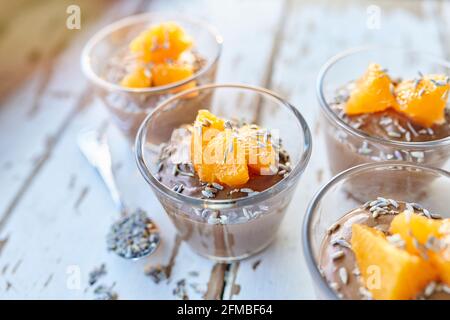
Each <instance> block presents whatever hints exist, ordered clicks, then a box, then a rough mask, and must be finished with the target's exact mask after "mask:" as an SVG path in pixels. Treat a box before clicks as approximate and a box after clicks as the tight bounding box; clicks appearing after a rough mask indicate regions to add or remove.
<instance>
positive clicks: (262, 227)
mask: <svg viewBox="0 0 450 320" xmlns="http://www.w3.org/2000/svg"><path fill="white" fill-rule="evenodd" d="M216 128H219V130H217V131H216V132H215V133H214V131H213V135H214V137H213V138H212V139H210V140H209V141H207V142H205V141H201V142H200V143H201V144H200V145H199V147H200V149H201V150H202V151H203V158H202V160H203V162H199V163H196V162H195V160H194V158H195V155H194V153H195V152H196V151H195V149H194V147H193V144H194V143H195V142H194V139H195V136H196V135H198V134H199V133H200V132H201V133H202V135H200V137H206V136H207V135H208V129H212V130H214V129H216ZM199 129H200V132H199ZM202 130H203V131H202ZM226 133H229V134H230V136H229V139H228V140H227V139H226V138H225V134H226ZM222 138H224V139H225V140H224V150H221V151H220V157H219V158H217V159H216V160H215V161H214V162H211V163H206V160H207V159H206V154H207V151H208V147H209V148H210V147H211V146H213V145H215V143H218V142H220V141H221V139H222ZM238 150H244V153H245V154H244V156H243V161H244V163H241V162H239V161H238V160H239V159H238V157H239V156H238V153H239V151H238ZM250 150H255V152H256V153H255V154H256V156H257V157H256V158H257V159H256V162H254V163H251V162H250V160H249V157H250V155H249V154H248V152H249V151H250ZM268 154H270V155H273V156H274V157H273V158H272V159H271V160H270V162H269V163H264V164H263V163H262V162H261V157H265V156H267V155H268ZM222 155H223V157H222ZM216 156H217V154H216ZM289 160H290V159H289V155H288V154H287V152H286V151H285V150H284V149H283V147H282V146H281V143H280V142H279V141H276V139H275V138H273V137H272V136H271V134H270V130H268V129H264V128H260V127H258V126H256V125H253V124H246V123H242V122H240V121H233V120H223V119H220V118H217V117H215V116H214V115H213V114H211V113H210V112H208V111H206V110H200V111H199V115H198V116H197V119H196V121H195V123H194V124H193V125H192V124H186V125H182V126H181V127H179V128H178V129H175V130H174V131H173V132H172V135H171V139H170V141H169V142H168V143H167V144H164V145H163V146H162V148H161V151H160V154H159V158H158V164H157V165H156V169H155V171H156V172H155V174H154V175H155V177H156V178H157V179H158V180H159V181H160V182H161V183H162V184H163V185H165V186H167V187H168V188H170V189H172V190H173V191H175V192H177V193H179V194H182V195H184V196H187V197H193V198H197V199H205V200H210V201H216V200H233V199H239V198H246V197H252V196H254V195H257V194H258V193H260V192H263V191H265V190H267V189H270V188H271V187H272V186H274V185H275V184H277V183H278V182H280V181H281V180H283V178H285V177H286V176H288V175H289V173H290V171H291V167H290V162H289ZM256 168H257V169H258V170H255V169H256ZM269 168H270V170H265V171H264V170H262V169H269ZM274 202H277V205H276V208H277V209H276V210H270V212H269V211H268V208H269V207H274ZM162 204H163V206H164V207H165V209H166V211H167V213H168V214H169V216H170V218H171V219H172V220H173V222H174V224H175V225H176V226H177V229H178V230H179V231H180V233H181V236H182V237H183V238H184V239H185V240H187V241H188V242H189V244H190V245H191V246H192V247H193V248H194V250H196V251H197V252H198V253H200V254H202V255H205V256H209V257H214V258H216V259H220V257H223V258H224V259H227V258H231V259H233V257H236V258H242V257H245V256H246V255H249V254H253V253H255V252H257V251H260V250H262V249H263V248H264V247H266V246H267V245H268V244H269V243H270V242H271V240H272V239H273V238H274V236H275V234H276V230H277V229H278V226H279V223H280V222H281V218H282V216H283V214H284V211H285V208H286V206H287V204H288V200H287V198H286V199H284V198H283V197H281V198H278V199H267V200H265V201H261V202H257V203H255V204H253V205H249V206H247V207H243V208H242V209H240V210H231V211H230V210H226V207H224V210H212V209H201V208H198V209H196V216H193V215H192V214H190V213H189V212H188V211H185V210H182V209H180V208H177V207H174V206H172V205H171V204H170V203H169V202H164V201H162Z"/></svg>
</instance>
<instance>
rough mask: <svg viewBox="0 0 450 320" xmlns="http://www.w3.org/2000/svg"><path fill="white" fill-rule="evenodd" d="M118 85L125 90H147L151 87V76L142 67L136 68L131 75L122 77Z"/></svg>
mask: <svg viewBox="0 0 450 320" xmlns="http://www.w3.org/2000/svg"><path fill="white" fill-rule="evenodd" d="M120 84H121V85H122V86H124V87H127V88H147V87H150V86H151V85H152V75H151V73H150V71H149V70H147V69H145V68H144V67H136V68H135V69H134V70H133V71H132V72H131V73H129V74H127V75H126V76H125V77H123V79H122V81H120Z"/></svg>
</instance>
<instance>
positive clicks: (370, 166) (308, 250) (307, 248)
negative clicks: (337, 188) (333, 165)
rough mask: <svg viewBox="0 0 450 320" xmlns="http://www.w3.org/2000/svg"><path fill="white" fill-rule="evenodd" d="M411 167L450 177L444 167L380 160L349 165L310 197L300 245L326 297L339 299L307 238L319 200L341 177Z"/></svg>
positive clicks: (309, 267)
mask: <svg viewBox="0 0 450 320" xmlns="http://www.w3.org/2000/svg"><path fill="white" fill-rule="evenodd" d="M390 167H394V168H398V167H403V168H412V169H420V170H422V171H427V172H431V173H435V174H437V175H440V176H444V177H446V178H448V179H450V172H449V171H446V170H444V169H440V168H435V167H430V166H425V165H418V164H413V163H408V162H404V161H380V162H373V163H363V164H360V165H357V166H354V167H351V168H349V169H346V170H344V171H342V172H340V173H338V174H337V175H335V176H334V177H332V178H331V179H330V180H329V181H328V182H326V183H325V184H323V185H322V186H321V187H320V189H319V190H318V191H317V192H316V193H315V194H314V196H313V197H312V199H311V200H310V202H309V204H308V207H307V209H306V214H305V217H304V220H303V225H302V236H301V239H302V247H303V255H304V257H305V260H306V265H307V267H308V270H309V272H310V274H311V277H312V280H313V284H314V285H318V286H319V287H320V289H321V290H322V291H325V292H326V295H327V297H328V298H330V297H331V298H332V299H339V297H338V296H337V295H336V293H335V292H334V291H333V290H332V289H331V288H330V286H329V285H328V283H327V281H326V280H325V278H324V277H322V275H321V273H320V270H319V266H318V264H317V263H316V261H315V259H314V254H313V248H312V246H311V242H310V241H309V239H310V238H311V236H312V228H311V227H312V220H313V217H314V213H315V209H316V207H317V205H318V203H319V202H320V200H321V199H322V198H323V196H324V195H325V194H327V192H328V191H329V189H330V188H331V187H333V186H334V185H336V184H337V183H339V182H341V181H342V180H343V179H345V178H347V177H348V176H351V175H354V174H357V173H361V172H364V171H368V170H376V169H381V168H383V169H386V168H390Z"/></svg>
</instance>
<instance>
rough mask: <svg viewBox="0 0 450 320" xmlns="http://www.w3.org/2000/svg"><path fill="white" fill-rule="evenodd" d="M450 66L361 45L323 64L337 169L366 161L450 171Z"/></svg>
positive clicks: (326, 119)
mask: <svg viewBox="0 0 450 320" xmlns="http://www.w3.org/2000/svg"><path fill="white" fill-rule="evenodd" d="M448 75H450V63H449V62H447V61H445V60H442V59H440V58H437V57H435V56H433V55H429V54H426V53H421V52H416V51H410V50H405V49H398V48H381V47H370V48H358V49H353V50H349V51H347V52H344V53H341V54H338V55H337V56H335V57H333V58H331V59H330V60H329V61H328V62H327V63H326V64H325V65H324V67H323V68H322V69H321V71H320V73H319V76H318V81H317V96H318V100H319V103H320V106H321V109H322V112H321V123H322V126H321V127H322V128H323V132H324V136H325V141H326V147H327V152H328V158H329V165H330V169H331V172H332V173H333V174H337V173H339V172H341V171H343V170H345V169H348V168H350V167H353V166H355V165H358V164H362V163H366V162H377V161H383V160H397V161H407V162H412V163H420V164H426V165H430V166H434V167H441V168H446V167H447V166H448V163H447V160H448V158H449V155H450V111H449V105H448V91H449V89H450V86H449V78H448Z"/></svg>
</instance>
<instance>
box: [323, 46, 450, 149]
mask: <svg viewBox="0 0 450 320" xmlns="http://www.w3.org/2000/svg"><path fill="white" fill-rule="evenodd" d="M376 50H391V51H403V52H409V53H413V54H417V55H420V56H423V57H427V58H428V59H432V60H434V61H435V62H436V63H437V64H440V65H443V66H444V67H446V68H448V69H450V61H447V60H445V59H444V58H442V57H439V56H437V55H434V54H431V53H427V52H423V51H418V50H412V49H405V48H403V47H396V46H376V45H371V46H361V47H355V48H351V49H348V50H345V51H343V52H340V53H338V54H336V55H334V56H332V57H331V58H330V59H328V60H327V61H326V62H325V64H324V65H323V66H322V67H321V68H320V70H319V73H318V76H317V80H316V96H317V99H318V100H319V104H320V106H321V109H322V110H323V111H324V113H325V115H326V117H327V118H328V120H330V121H332V122H334V123H336V124H337V125H338V126H339V127H340V128H341V129H343V130H344V131H346V132H347V133H349V134H351V135H353V136H357V137H358V138H361V139H365V140H368V141H370V142H373V143H376V144H382V145H387V146H393V147H400V148H410V149H415V150H423V149H426V148H430V147H441V146H448V145H450V136H448V137H445V138H442V139H438V140H431V141H422V142H413V141H411V142H408V141H396V140H391V139H384V138H378V137H373V136H370V135H368V134H366V133H365V132H363V131H361V130H358V129H355V128H353V127H352V126H350V125H349V124H348V123H346V122H345V121H344V120H342V119H341V118H340V117H339V116H338V115H337V114H336V112H334V111H333V110H332V109H331V107H330V105H329V104H328V102H327V100H326V99H325V94H324V82H325V80H324V79H325V77H326V75H327V74H328V72H329V71H330V69H331V68H333V66H334V65H335V64H336V63H338V62H339V61H341V60H342V59H344V58H347V57H350V56H352V55H354V54H357V53H361V52H369V51H376Z"/></svg>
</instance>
